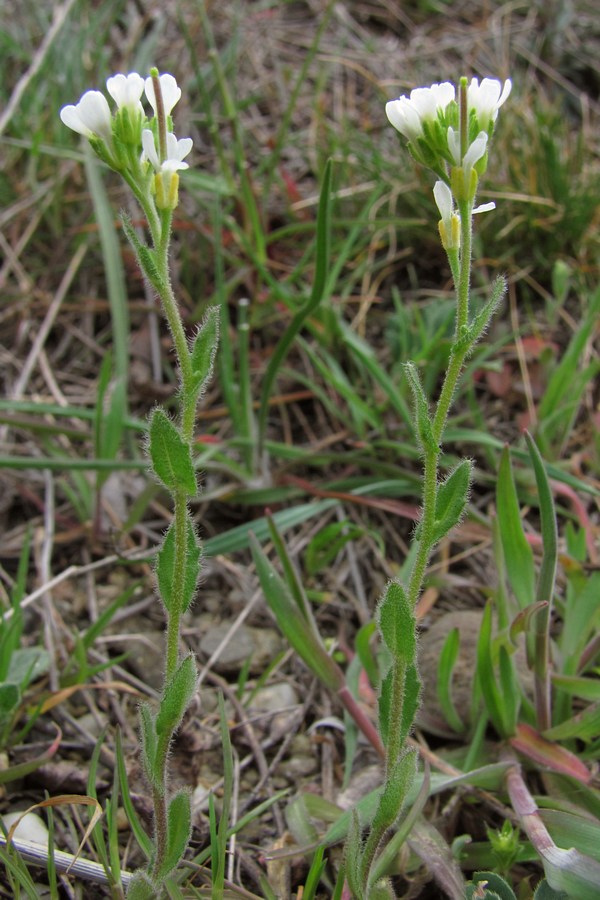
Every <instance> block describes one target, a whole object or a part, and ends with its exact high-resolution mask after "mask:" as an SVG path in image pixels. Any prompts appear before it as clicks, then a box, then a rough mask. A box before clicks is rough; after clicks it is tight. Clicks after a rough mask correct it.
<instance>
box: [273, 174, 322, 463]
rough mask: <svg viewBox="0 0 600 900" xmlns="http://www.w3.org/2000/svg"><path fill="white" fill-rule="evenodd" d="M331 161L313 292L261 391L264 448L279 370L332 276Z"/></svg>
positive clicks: (279, 346)
mask: <svg viewBox="0 0 600 900" xmlns="http://www.w3.org/2000/svg"><path fill="white" fill-rule="evenodd" d="M332 168H333V164H332V161H331V160H330V159H329V160H327V164H326V166H325V171H324V173H323V181H322V183H321V193H320V196H319V208H318V211H317V241H316V264H315V278H314V281H313V288H312V291H311V295H310V297H309V298H308V300H307V301H306V303H305V304H304V305H303V306H302V307H301V308H300V309H299V310H298V312H297V313H296V314H295V316H294V318H293V319H292V321H291V322H290V324H289V325H288V327H287V330H286V331H285V332H284V334H283V336H282V338H281V340H280V341H279V343H278V344H277V346H276V347H275V350H274V352H273V355H272V357H271V359H270V360H269V364H268V366H267V370H266V372H265V374H264V376H263V380H262V391H261V397H260V405H259V410H258V434H259V445H260V447H261V448H262V445H263V443H264V438H265V429H266V425H267V412H268V409H269V397H270V396H271V390H272V387H273V383H274V381H275V378H276V377H277V373H278V371H279V369H280V368H281V365H282V363H283V361H284V359H285V358H286V356H287V354H288V352H289V350H290V347H291V346H292V343H293V342H294V339H295V337H296V335H297V334H298V333H299V331H300V329H301V328H302V326H303V325H304V323H305V321H306V319H307V318H308V317H309V316H310V315H311V313H313V312H314V311H315V310H316V308H317V307H318V305H319V303H320V302H321V300H322V299H323V298H324V296H325V293H326V290H327V284H328V276H329V264H330V244H331V178H332Z"/></svg>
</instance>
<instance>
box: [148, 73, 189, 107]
mask: <svg viewBox="0 0 600 900" xmlns="http://www.w3.org/2000/svg"><path fill="white" fill-rule="evenodd" d="M158 80H159V81H160V92H161V94H162V99H163V107H164V111H165V116H170V115H171V110H172V109H173V107H174V106H175V104H176V103H177V101H178V100H179V98H180V97H181V88H180V87H179V86H178V85H177V81H176V80H175V78H174V76H173V75H170V74H169V73H168V72H165V73H164V74H163V75H159V77H158ZM144 89H145V91H146V97H147V98H148V103H149V104H150V106H151V107H152V109H153V110H154V115H156V97H155V95H154V82H153V81H152V78H146V82H145V85H144Z"/></svg>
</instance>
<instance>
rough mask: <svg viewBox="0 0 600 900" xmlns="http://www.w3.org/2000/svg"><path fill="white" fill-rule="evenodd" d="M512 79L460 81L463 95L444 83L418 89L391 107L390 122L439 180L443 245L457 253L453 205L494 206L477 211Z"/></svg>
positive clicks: (456, 220)
mask: <svg viewBox="0 0 600 900" xmlns="http://www.w3.org/2000/svg"><path fill="white" fill-rule="evenodd" d="M511 87H512V84H511V82H510V80H507V81H505V82H504V85H502V84H501V83H500V82H499V81H497V80H496V79H494V78H484V79H483V81H482V82H481V84H480V83H479V79H477V78H472V79H471V83H470V84H467V80H466V78H465V79H461V83H460V85H459V90H458V97H457V90H456V88H455V86H454V85H453V84H451V83H450V82H448V81H444V82H442V83H441V84H432V85H431V87H425V88H415V90H413V91H411V93H410V97H406V96H402V97H399V98H398V99H397V100H390V101H389V102H388V103H387V104H386V108H385V111H386V114H387V117H388V119H389V121H390V122H391V124H392V125H393V126H394V128H396V130H397V131H399V132H400V134H401V135H402V136H403V137H405V138H406V140H407V141H408V149H409V150H410V152H411V154H412V155H413V156H414V158H415V159H416V160H417V161H418V162H420V163H422V164H423V165H425V166H427V167H428V168H430V169H432V171H434V172H435V173H436V175H437V176H438V178H439V179H440V180H439V181H438V182H437V183H436V185H435V187H434V191H433V193H434V197H435V201H436V203H437V206H438V209H439V211H440V215H441V219H440V223H439V228H440V235H441V238H442V243H443V245H444V247H445V248H446V249H447V250H451V249H452V250H455V249H458V246H459V241H460V217H459V215H458V213H456V212H455V210H454V203H455V201H456V203H458V205H459V206H460V205H461V204H465V203H466V204H468V205H469V208H470V211H471V212H486V211H487V210H489V209H493V208H494V204H493V203H486V204H483V205H482V206H478V207H477V208H476V209H473V208H472V206H473V202H474V200H475V194H476V192H477V185H478V182H479V176H480V175H482V174H483V173H484V172H485V170H486V166H487V152H488V142H489V139H490V138H491V136H492V134H493V131H494V126H495V123H496V119H497V117H498V110H499V109H500V107H501V106H502V104H503V103H504V102H505V100H506V99H507V97H508V95H509V94H510V91H511Z"/></svg>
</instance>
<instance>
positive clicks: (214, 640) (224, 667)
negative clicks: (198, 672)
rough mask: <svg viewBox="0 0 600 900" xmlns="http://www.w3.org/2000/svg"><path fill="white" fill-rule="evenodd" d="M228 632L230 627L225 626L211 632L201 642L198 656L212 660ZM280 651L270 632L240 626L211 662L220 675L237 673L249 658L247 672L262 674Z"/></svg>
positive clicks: (273, 632)
mask: <svg viewBox="0 0 600 900" xmlns="http://www.w3.org/2000/svg"><path fill="white" fill-rule="evenodd" d="M230 629H231V624H230V623H228V622H223V623H221V624H220V625H214V626H213V627H212V628H210V630H209V631H207V632H206V634H204V635H203V636H202V639H201V640H200V652H201V653H202V654H204V656H206V657H207V658H209V657H211V656H212V654H213V653H214V652H215V650H216V649H217V647H219V645H220V644H221V643H222V641H223V640H224V639H225V638H226V637H227V635H228V633H229V631H230ZM281 650H282V642H281V638H280V637H279V635H278V634H277V632H276V631H274V630H273V629H272V628H251V627H250V626H249V625H240V626H239V628H237V629H236V630H235V631H234V633H233V634H232V635H231V637H230V638H228V639H227V642H226V643H225V645H224V646H223V648H222V649H221V650H220V652H219V656H218V658H217V659H216V660H215V662H214V669H215V671H216V672H221V673H223V674H230V673H232V672H239V670H240V669H241V668H242V666H243V665H244V663H245V662H246V660H247V659H249V658H250V660H251V662H250V672H251V674H254V675H256V674H259V673H260V672H262V671H264V669H265V668H266V667H267V665H268V664H269V663H270V662H271V661H272V660H273V659H274V657H275V656H277V654H278V653H280V652H281Z"/></svg>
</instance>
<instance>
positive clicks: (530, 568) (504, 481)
mask: <svg viewBox="0 0 600 900" xmlns="http://www.w3.org/2000/svg"><path fill="white" fill-rule="evenodd" d="M496 512H497V516H498V525H499V527H500V538H501V540H502V548H503V550H504V558H505V564H506V571H507V573H508V577H509V580H510V584H511V587H512V589H513V592H514V595H515V597H516V598H517V600H518V603H519V606H520V607H521V609H525V608H526V607H527V606H529V605H530V604H531V603H533V600H534V597H535V569H534V565H533V551H532V549H531V547H530V546H529V544H528V542H527V539H526V537H525V532H524V531H523V524H522V522H521V515H520V512H519V500H518V498H517V491H516V488H515V482H514V479H513V474H512V469H511V465H510V453H509V449H508V446H505V447H504V450H503V451H502V456H501V459H500V468H499V470H498V484H497V487H496Z"/></svg>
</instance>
